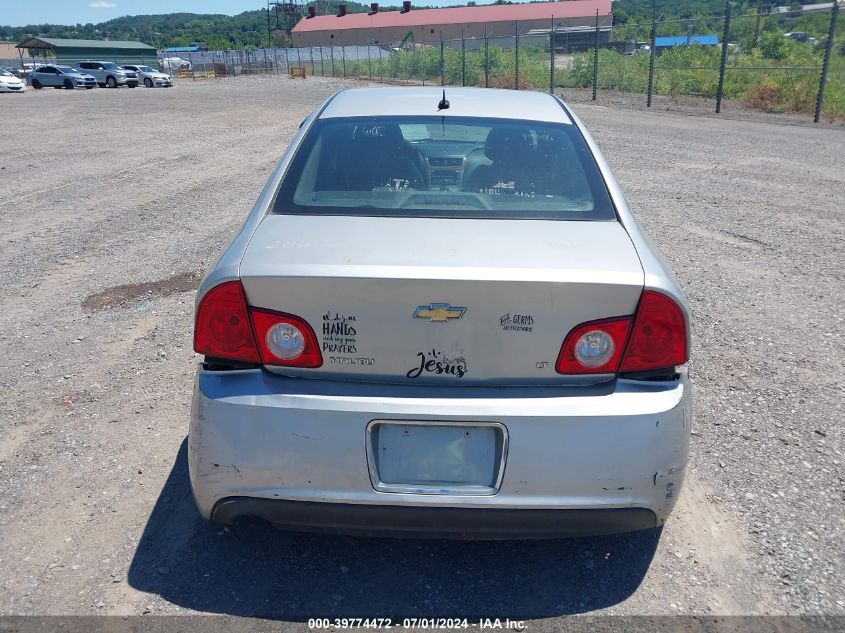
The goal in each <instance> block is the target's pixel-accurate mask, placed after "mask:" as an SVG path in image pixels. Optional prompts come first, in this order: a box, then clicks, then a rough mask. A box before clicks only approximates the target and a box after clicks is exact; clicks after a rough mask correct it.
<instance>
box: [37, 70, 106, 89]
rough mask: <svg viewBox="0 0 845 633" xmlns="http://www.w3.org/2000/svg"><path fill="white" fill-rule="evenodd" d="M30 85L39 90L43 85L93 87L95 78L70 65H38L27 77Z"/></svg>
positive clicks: (68, 87)
mask: <svg viewBox="0 0 845 633" xmlns="http://www.w3.org/2000/svg"><path fill="white" fill-rule="evenodd" d="M29 82H30V83H31V84H32V87H33V88H35V89H36V90H39V89H41V88H43V87H45V86H50V87H53V88H67V89H68V90H73V89H74V88H88V89H91V88H94V87H95V86H96V85H97V80H96V79H94V77H92V76H91V75H89V74H87V73H84V72H81V71H79V70H77V69H76V68H71V67H70V66H39V67H38V68H35V69H34V70H33V71H32V75H31V76H30V78H29Z"/></svg>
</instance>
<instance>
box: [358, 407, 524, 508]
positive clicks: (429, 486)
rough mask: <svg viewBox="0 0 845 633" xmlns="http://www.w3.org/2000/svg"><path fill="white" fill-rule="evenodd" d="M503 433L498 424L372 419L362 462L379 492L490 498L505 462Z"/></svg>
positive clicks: (505, 442)
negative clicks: (366, 465) (366, 466)
mask: <svg viewBox="0 0 845 633" xmlns="http://www.w3.org/2000/svg"><path fill="white" fill-rule="evenodd" d="M507 442H508V436H507V429H506V428H505V426H504V425H502V424H499V423H497V422H445V421H444V422H441V421H428V420H426V421H417V420H373V421H372V422H370V424H369V425H368V427H367V459H368V463H369V469H370V479H371V481H372V484H373V488H375V490H377V491H379V492H393V493H405V494H440V495H493V494H496V492H498V490H499V486H500V485H501V481H502V475H503V474H504V465H505V460H506V458H507Z"/></svg>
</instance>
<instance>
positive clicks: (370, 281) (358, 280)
mask: <svg viewBox="0 0 845 633" xmlns="http://www.w3.org/2000/svg"><path fill="white" fill-rule="evenodd" d="M240 275H241V279H242V282H243V286H244V289H245V292H246V296H247V301H248V302H249V304H250V305H251V306H253V307H260V308H265V309H270V310H276V311H280V312H285V313H289V314H294V315H297V316H299V317H300V318H303V319H305V320H306V321H307V322H308V323H309V324H310V325H311V326H312V327H313V329H314V331H315V333H316V335H317V339H318V341H319V343H320V352H321V354H322V356H323V364H322V366H321V367H319V368H314V369H301V368H292V367H268V369H270V370H271V371H275V372H278V373H281V374H285V375H291V376H311V377H315V378H316V377H320V378H327V379H345V380H364V381H387V382H402V383H414V384H416V383H437V384H456V385H458V384H494V385H495V384H502V385H529V384H560V383H562V382H567V381H571V379H569V380H565V379H564V377H562V376H560V375H558V374H557V373H556V372H555V361H556V359H557V355H558V352H559V350H560V346H561V343H562V342H563V339H564V336H565V335H566V333H567V332H568V331H569V330H570V329H572V328H573V327H575V326H576V325H578V324H580V323H583V322H585V321H591V320H594V319H602V318H607V317H614V316H623V315H630V314H633V313H634V311H635V310H636V307H637V302H638V300H639V297H640V294H641V291H642V288H643V270H642V266H641V264H640V262H639V258H638V257H637V253H636V250H635V249H634V246H633V245H632V243H631V241H630V238H629V237H628V235H627V233H626V232H625V230H624V228H623V227H622V225H621V224H619V223H618V222H615V221H586V222H576V221H537V220H524V221H523V220H490V219H483V220H467V219H436V218H386V217H362V216H319V215H318V216H306V215H287V216H286V215H268V216H267V217H266V218H264V219H263V220H262V222H261V224H260V225H259V227H258V228H257V229H256V232H255V233H254V235H253V237H252V240H251V242H250V244H249V246H248V248H247V250H246V253H245V255H244V257H243V260H242V262H241V268H240ZM602 379H606V376H605V377H601V376H586V377H582V378H580V379H579V381H580V382H584V381H587V382H595V381H597V380H602Z"/></svg>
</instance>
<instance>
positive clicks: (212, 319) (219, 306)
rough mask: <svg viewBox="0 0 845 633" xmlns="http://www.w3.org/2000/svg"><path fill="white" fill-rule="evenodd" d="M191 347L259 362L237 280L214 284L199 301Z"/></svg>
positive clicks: (215, 354) (206, 352)
mask: <svg viewBox="0 0 845 633" xmlns="http://www.w3.org/2000/svg"><path fill="white" fill-rule="evenodd" d="M194 351H195V352H197V353H199V354H205V355H206V356H213V357H215V358H225V359H228V360H237V361H243V362H247V363H258V362H261V359H260V357H259V356H258V348H257V347H256V345H255V338H254V337H253V335H252V327H251V326H250V323H249V316H248V314H247V307H246V297H245V296H244V289H243V286H241V282H240V281H227V282H226V283H222V284H220V285H219V286H215V287H214V288H212V289H211V290H209V291H208V293H207V294H206V295H205V296H204V297H203V298H202V301H200V305H199V307H198V308H197V318H196V322H195V325H194Z"/></svg>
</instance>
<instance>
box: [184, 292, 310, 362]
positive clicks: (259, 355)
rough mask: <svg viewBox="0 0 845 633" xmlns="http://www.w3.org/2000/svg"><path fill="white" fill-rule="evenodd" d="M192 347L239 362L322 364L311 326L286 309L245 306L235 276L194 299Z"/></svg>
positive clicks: (207, 353) (209, 354) (244, 298)
mask: <svg viewBox="0 0 845 633" xmlns="http://www.w3.org/2000/svg"><path fill="white" fill-rule="evenodd" d="M194 351H196V352H197V353H199V354H205V355H206V356H211V357H214V358H222V359H226V360H236V361H241V362H245V363H263V364H265V365H284V366H287V367H320V366H321V365H322V364H323V357H322V356H321V355H320V348H319V345H318V343H317V337H316V336H315V334H314V330H312V329H311V326H310V325H308V323H306V322H305V321H303V320H302V319H300V318H299V317H295V316H293V315H291V314H284V313H282V312H273V311H272V310H261V309H257V308H249V307H248V306H247V302H246V295H245V294H244V289H243V286H242V285H241V282H240V281H227V282H226V283H222V284H220V285H219V286H215V287H214V288H212V289H211V290H209V291H208V293H207V294H206V295H205V296H204V297H203V298H202V301H200V305H199V308H197V318H196V324H195V327H194Z"/></svg>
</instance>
